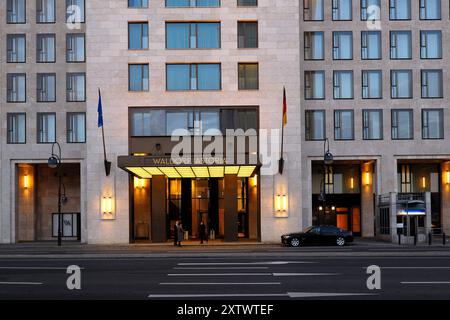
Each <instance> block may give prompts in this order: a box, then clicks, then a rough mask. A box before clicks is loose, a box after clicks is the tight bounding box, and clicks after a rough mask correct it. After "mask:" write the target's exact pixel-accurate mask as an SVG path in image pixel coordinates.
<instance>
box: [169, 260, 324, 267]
mask: <svg viewBox="0 0 450 320" xmlns="http://www.w3.org/2000/svg"><path fill="white" fill-rule="evenodd" d="M303 263H308V264H309V263H317V262H312V261H268V262H180V263H178V265H179V266H219V265H230V266H242V265H267V264H268V265H286V264H303Z"/></svg>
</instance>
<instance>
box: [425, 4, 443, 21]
mask: <svg viewBox="0 0 450 320" xmlns="http://www.w3.org/2000/svg"><path fill="white" fill-rule="evenodd" d="M440 19H441V0H420V20H440Z"/></svg>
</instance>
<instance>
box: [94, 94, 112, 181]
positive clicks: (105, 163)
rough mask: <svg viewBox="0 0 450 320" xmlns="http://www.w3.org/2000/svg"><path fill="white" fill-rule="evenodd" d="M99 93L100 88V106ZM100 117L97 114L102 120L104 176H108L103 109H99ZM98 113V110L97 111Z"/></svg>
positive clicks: (108, 164)
mask: <svg viewBox="0 0 450 320" xmlns="http://www.w3.org/2000/svg"><path fill="white" fill-rule="evenodd" d="M101 98H102V95H101V92H100V88H98V99H99V104H101ZM101 109H102V110H101V115H100V114H99V117H100V116H101V119H102V122H101V124H102V141H103V163H104V165H105V174H106V176H109V174H110V172H111V162H110V161H108V159H107V158H106V143H105V129H104V127H105V123H104V121H103V107H101ZM97 111H100V110H97Z"/></svg>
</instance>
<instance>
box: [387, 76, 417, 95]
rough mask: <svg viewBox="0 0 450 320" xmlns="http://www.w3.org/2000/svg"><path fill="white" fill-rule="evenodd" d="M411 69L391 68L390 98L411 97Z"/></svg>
mask: <svg viewBox="0 0 450 320" xmlns="http://www.w3.org/2000/svg"><path fill="white" fill-rule="evenodd" d="M412 96H413V94H412V71H411V70H391V98H392V99H410V98H412Z"/></svg>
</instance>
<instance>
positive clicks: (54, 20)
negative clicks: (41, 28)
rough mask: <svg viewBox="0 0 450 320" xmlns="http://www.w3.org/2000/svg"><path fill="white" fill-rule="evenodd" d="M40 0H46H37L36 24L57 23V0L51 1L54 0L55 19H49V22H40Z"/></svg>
mask: <svg viewBox="0 0 450 320" xmlns="http://www.w3.org/2000/svg"><path fill="white" fill-rule="evenodd" d="M38 1H41V3H42V1H44V0H36V24H56V19H57V17H56V13H57V10H56V0H51V1H53V10H54V19H53V21H49V22H40V21H39V20H38V17H39V10H38Z"/></svg>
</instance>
